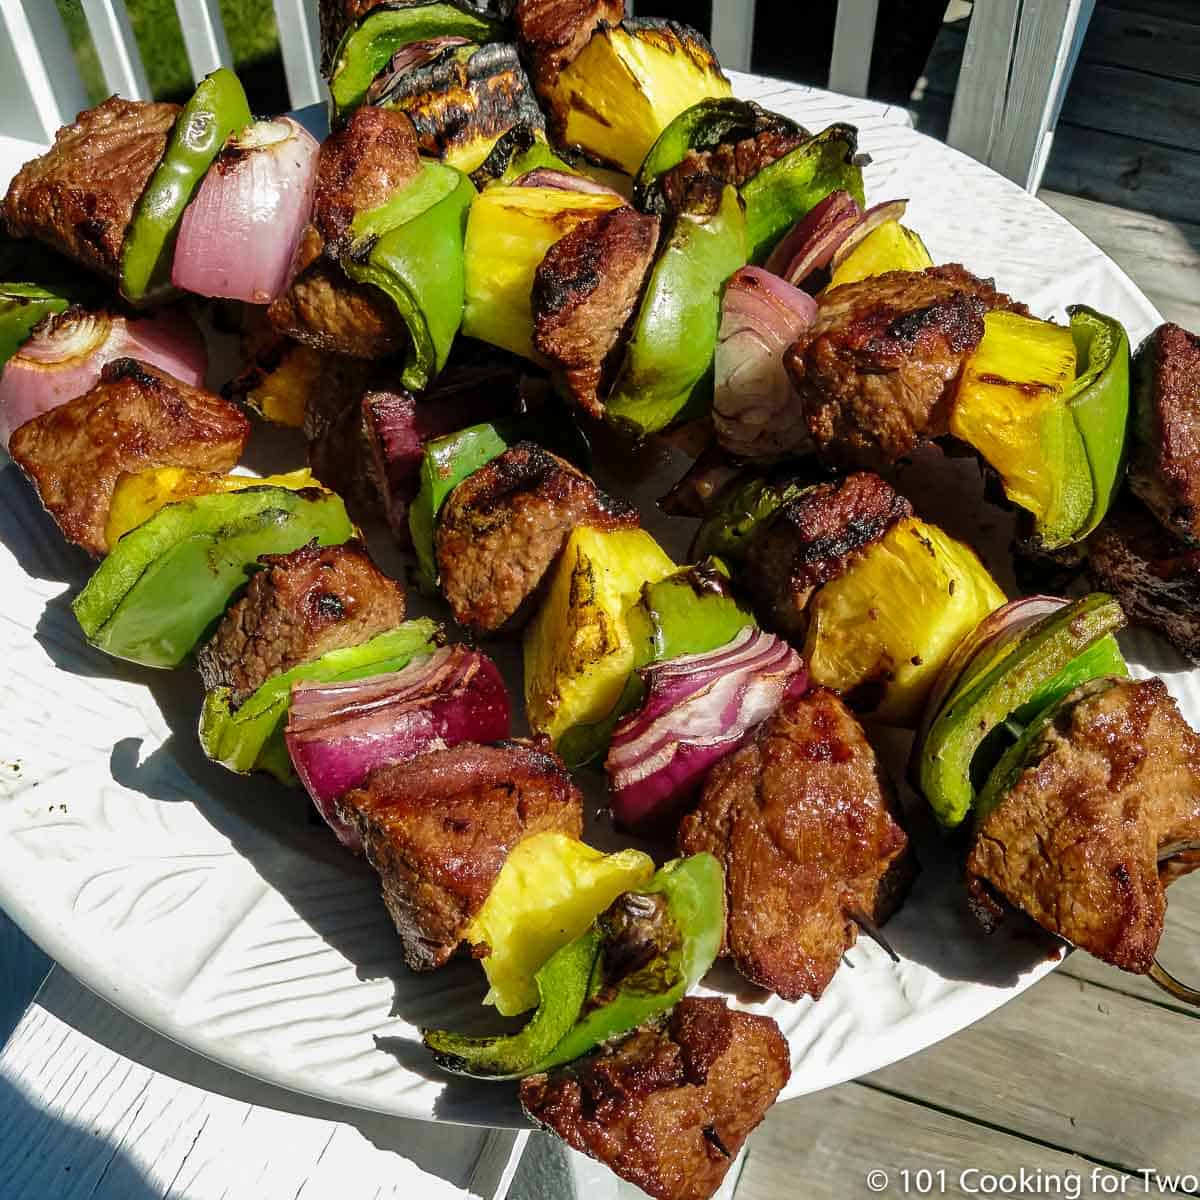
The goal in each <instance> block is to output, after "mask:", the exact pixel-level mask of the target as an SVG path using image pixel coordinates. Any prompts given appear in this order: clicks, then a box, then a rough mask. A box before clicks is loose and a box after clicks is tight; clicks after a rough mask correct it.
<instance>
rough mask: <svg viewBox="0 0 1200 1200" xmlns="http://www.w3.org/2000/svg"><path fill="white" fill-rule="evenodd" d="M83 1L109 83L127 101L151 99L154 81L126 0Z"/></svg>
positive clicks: (50, 3) (50, 2) (43, 0)
mask: <svg viewBox="0 0 1200 1200" xmlns="http://www.w3.org/2000/svg"><path fill="white" fill-rule="evenodd" d="M81 2H82V5H83V15H84V16H85V17H86V18H87V23H88V29H90V30H91V33H92V45H94V46H95V47H96V57H97V58H98V59H99V60H100V69H101V70H102V71H103V72H104V83H105V86H106V87H108V89H109V90H110V91H113V92H116V94H117V95H118V96H124V97H125V99H126V100H149V99H150V83H149V81H148V80H147V79H146V68H145V67H143V66H142V56H141V54H139V53H138V46H137V40H136V39H135V38H134V36H133V26H132V25H130V24H129V13H128V12H127V11H126V9H125V3H124V0H81ZM38 3H39V4H44V5H45V6H46V7H47V8H53V7H54V0H38Z"/></svg>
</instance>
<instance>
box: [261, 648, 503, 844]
mask: <svg viewBox="0 0 1200 1200" xmlns="http://www.w3.org/2000/svg"><path fill="white" fill-rule="evenodd" d="M511 727H512V712H511V709H510V707H509V702H508V693H507V692H506V691H505V690H504V681H503V680H502V679H501V678H500V672H499V671H498V670H497V669H496V665H495V664H494V663H493V662H492V660H491V659H490V658H488V657H487V655H485V654H480V653H479V652H478V651H476V650H468V649H467V648H466V647H465V646H447V647H446V648H445V649H443V650H438V651H435V652H434V653H433V654H431V655H429V656H428V657H427V658H423V659H421V660H419V661H418V662H414V663H410V664H409V665H408V666H407V667H405V668H404V670H402V671H394V672H392V673H391V674H388V675H375V676H372V677H371V678H369V679H357V680H354V681H353V682H350V683H330V684H323V683H297V684H296V685H295V686H294V687H293V688H292V706H291V710H290V711H289V713H288V723H287V729H286V730H285V731H284V740H285V741H286V742H287V748H288V754H290V755H291V759H292V765H293V766H294V767H295V768H296V774H297V775H299V776H300V781H301V782H302V783H303V784H304V786H305V788H307V789H308V794H309V795H310V796H311V797H312V799H313V803H314V804H315V805H316V806H317V811H318V812H319V813H320V814H321V816H322V817H324V818H325V820H326V821H327V822H328V823H329V827H330V828H331V829H332V830H333V832H334V833H335V834H337V837H338V840H339V841H340V842H341V843H342V844H343V845H344V846H346V847H348V848H349V849H351V850H354V851H358V850H360V849H361V846H360V845H359V840H358V836H357V835H356V834H355V833H354V831H353V830H352V829H351V828H350V827H349V826H348V825H346V824H345V823H344V822H343V821H342V820H341V819H340V818H339V817H338V816H337V813H336V812H335V810H334V801H335V800H337V798H338V797H339V796H342V795H344V794H345V793H346V792H348V791H349V790H350V789H351V788H355V787H358V786H359V785H360V784H361V783H362V782H363V781H364V780H365V779H366V778H367V776H368V775H369V774H370V773H371V772H372V771H373V770H374V769H375V768H376V767H383V766H388V765H389V764H392V763H397V762H404V761H406V760H407V759H410V758H415V757H416V756H417V755H418V754H424V753H425V752H426V751H429V750H439V749H444V748H446V747H449V746H456V745H457V744H458V743H459V742H482V743H487V742H498V741H502V740H503V739H504V738H507V737H508V736H509V734H510V732H511Z"/></svg>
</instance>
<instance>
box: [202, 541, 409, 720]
mask: <svg viewBox="0 0 1200 1200" xmlns="http://www.w3.org/2000/svg"><path fill="white" fill-rule="evenodd" d="M258 561H259V563H260V564H261V565H262V568H263V569H262V570H261V571H258V572H257V573H256V574H255V575H253V576H252V577H251V579H250V583H249V586H248V587H247V588H246V594H245V595H244V596H243V597H242V598H241V599H240V600H239V601H238V602H237V603H236V604H234V605H233V607H232V608H230V609H229V611H228V612H227V613H226V614H225V617H224V619H223V620H222V621H221V624H220V625H219V626H217V632H216V633H215V634H214V635H213V638H212V640H211V641H210V642H208V644H207V645H206V646H205V647H204V649H203V650H202V651H201V652H200V662H199V666H200V674H201V676H203V678H204V686H205V687H206V688H209V689H212V688H218V687H226V688H229V689H230V692H231V695H230V706H231V707H232V708H237V707H238V705H240V704H241V703H242V702H243V701H244V700H246V699H248V698H249V697H250V696H251V695H252V694H253V693H254V692H255V691H257V690H258V689H259V688H260V687H261V686H262V685H263V684H264V683H266V681H267V680H268V679H270V678H271V676H273V675H279V674H282V672H284V671H290V670H291V669H292V667H294V666H297V665H298V664H299V663H302V662H308V661H310V660H311V659H314V658H320V657H321V655H322V654H327V653H329V651H330V650H340V649H343V648H344V647H347V646H358V645H360V644H361V643H363V642H365V641H368V640H369V639H371V638H373V637H375V635H376V634H380V633H385V632H386V631H387V630H389V629H395V628H396V626H397V625H399V624H400V623H401V622H402V621H403V620H404V589H403V588H402V587H401V586H400V584H398V583H397V582H396V581H395V580H394V579H389V578H388V577H387V576H386V575H384V574H383V572H382V571H380V570H379V568H378V567H377V566H376V565H375V564H374V563H373V562H372V561H371V558H370V556H369V555H368V554H367V550H366V547H365V546H363V545H362V543H361V542H357V541H352V542H346V543H345V544H344V545H341V546H318V545H317V544H316V542H313V543H312V544H310V545H308V546H302V547H301V548H300V549H299V550H293V551H292V552H291V553H290V554H264V555H263V556H262V557H261V558H260V559H259V560H258Z"/></svg>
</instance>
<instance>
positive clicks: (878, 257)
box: [829, 221, 933, 288]
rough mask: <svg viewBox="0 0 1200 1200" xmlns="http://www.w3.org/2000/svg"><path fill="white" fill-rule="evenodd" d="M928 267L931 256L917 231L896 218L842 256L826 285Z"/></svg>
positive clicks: (930, 265)
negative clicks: (888, 272) (842, 258)
mask: <svg viewBox="0 0 1200 1200" xmlns="http://www.w3.org/2000/svg"><path fill="white" fill-rule="evenodd" d="M932 266H933V259H932V258H930V257H929V251H928V250H926V249H925V243H924V242H923V241H921V238H920V236H919V235H918V234H916V233H914V232H913V231H912V230H911V229H906V228H905V227H904V226H903V225H901V224H900V222H899V221H884V223H883V224H882V225H880V226H879V228H878V229H872V230H871V232H870V233H868V234H867V236H866V237H865V238H863V240H862V241H861V242H859V243H858V245H857V246H855V247H854V249H853V250H851V251H850V253H849V254H847V255H846V257H845V259H844V260H843V261H842V262H841V263H840V264H839V265H838V266H837V268H836V269H835V270H834V272H833V278H832V279H831V280H830V281H829V286H830V287H831V288H835V287H840V286H841V285H842V284H843V283H857V282H858V281H859V280H860V279H867V278H868V277H870V276H871V275H883V274H884V273H885V272H887V271H923V270H925V268H926V267H932Z"/></svg>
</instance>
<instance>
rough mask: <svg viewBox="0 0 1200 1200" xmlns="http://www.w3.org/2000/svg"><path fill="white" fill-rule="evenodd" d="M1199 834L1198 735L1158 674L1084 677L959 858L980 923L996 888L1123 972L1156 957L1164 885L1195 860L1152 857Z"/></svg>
mask: <svg viewBox="0 0 1200 1200" xmlns="http://www.w3.org/2000/svg"><path fill="white" fill-rule="evenodd" d="M1198 838H1200V737H1197V735H1196V734H1195V733H1194V732H1193V731H1192V730H1191V729H1190V728H1189V727H1188V725H1187V723H1186V722H1185V721H1184V719H1183V717H1182V716H1180V713H1179V709H1178V708H1177V707H1176V704H1175V701H1174V700H1172V699H1171V696H1170V694H1169V693H1168V692H1167V688H1166V685H1165V684H1164V683H1163V682H1162V680H1161V679H1145V680H1132V679H1108V680H1100V681H1096V682H1093V683H1089V684H1084V685H1083V686H1082V687H1081V688H1077V689H1076V690H1075V691H1074V692H1072V693H1071V694H1070V696H1069V697H1068V698H1067V700H1066V701H1065V703H1064V705H1063V707H1062V708H1060V709H1059V710H1058V711H1057V712H1056V714H1055V716H1054V719H1053V720H1052V721H1051V723H1050V724H1049V726H1048V727H1047V728H1046V729H1045V731H1044V732H1043V733H1042V734H1041V736H1040V738H1039V739H1038V741H1037V743H1036V745H1035V746H1033V747H1032V748H1031V753H1030V754H1029V756H1028V757H1027V759H1026V766H1025V768H1024V769H1023V770H1022V771H1021V773H1020V774H1019V775H1018V777H1017V778H1016V780H1015V781H1014V783H1013V785H1012V787H1011V788H1010V789H1009V790H1008V792H1007V794H1006V795H1005V796H1004V797H1003V799H1001V801H1000V802H999V804H998V805H997V806H996V807H995V808H993V809H992V810H991V811H990V812H989V813H988V814H987V816H986V817H985V818H984V819H983V820H982V822H981V823H980V825H979V828H978V831H977V833H976V836H975V840H974V842H973V845H972V847H971V853H970V856H969V858H968V860H967V877H968V879H969V880H970V881H971V892H972V895H973V898H974V900H975V906H976V911H977V912H978V913H979V914H980V917H981V919H982V920H983V921H984V923H985V925H986V926H987V927H989V928H990V927H991V925H992V924H993V923H994V918H995V902H994V899H993V895H994V893H999V894H1000V895H1001V896H1003V897H1004V898H1005V899H1006V900H1008V901H1009V903H1011V904H1013V905H1014V906H1015V907H1017V908H1019V909H1022V910H1023V911H1024V912H1026V913H1028V914H1029V916H1031V917H1032V918H1033V919H1034V920H1035V921H1037V922H1038V924H1039V925H1042V926H1043V927H1044V928H1046V929H1048V930H1050V932H1052V933H1056V934H1058V935H1059V936H1060V937H1063V938H1066V939H1067V941H1069V942H1071V943H1073V944H1074V945H1076V946H1079V947H1081V948H1082V949H1084V950H1087V951H1088V952H1089V953H1090V954H1094V955H1095V956H1096V957H1097V958H1101V959H1103V960H1104V961H1105V962H1108V963H1112V964H1113V965H1114V966H1117V967H1120V968H1122V969H1123V970H1126V971H1134V972H1137V973H1139V974H1145V973H1146V972H1147V971H1149V970H1150V968H1151V966H1152V965H1153V962H1154V955H1155V952H1156V950H1157V948H1158V943H1159V938H1160V937H1161V936H1162V929H1163V919H1164V916H1165V914H1166V896H1165V893H1164V888H1165V887H1166V885H1167V884H1168V883H1171V882H1173V880H1174V879H1175V878H1177V877H1178V876H1180V875H1183V874H1186V873H1187V872H1188V871H1191V870H1194V869H1195V868H1196V867H1197V866H1200V858H1198V857H1197V856H1196V855H1194V854H1193V855H1191V856H1190V858H1186V857H1185V858H1180V859H1176V860H1174V861H1173V862H1171V863H1163V864H1161V865H1160V863H1159V861H1158V857H1159V854H1160V852H1162V850H1163V849H1164V848H1165V847H1168V846H1173V845H1175V844H1176V843H1179V842H1189V841H1195V840H1196V839H1198Z"/></svg>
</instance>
